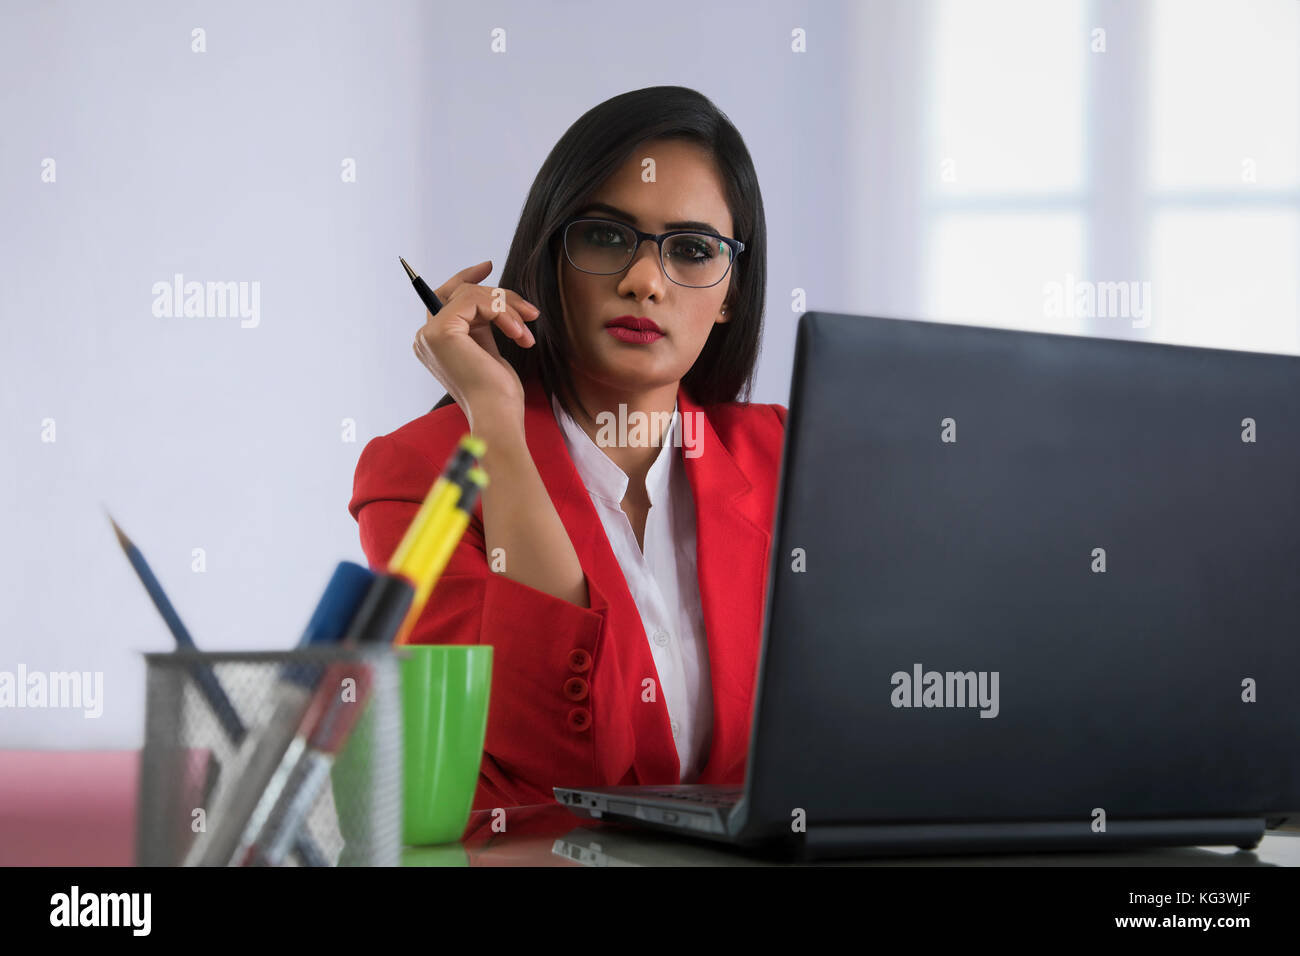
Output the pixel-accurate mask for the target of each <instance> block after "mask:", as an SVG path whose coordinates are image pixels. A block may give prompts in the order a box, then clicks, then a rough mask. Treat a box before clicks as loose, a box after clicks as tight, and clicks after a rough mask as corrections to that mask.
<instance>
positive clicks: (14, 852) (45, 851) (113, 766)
mask: <svg viewBox="0 0 1300 956" xmlns="http://www.w3.org/2000/svg"><path fill="white" fill-rule="evenodd" d="M139 771H140V751H138V750H0V866H131V865H132V864H133V863H134V862H135V823H136V821H135V807H136V788H137V785H138V776H139Z"/></svg>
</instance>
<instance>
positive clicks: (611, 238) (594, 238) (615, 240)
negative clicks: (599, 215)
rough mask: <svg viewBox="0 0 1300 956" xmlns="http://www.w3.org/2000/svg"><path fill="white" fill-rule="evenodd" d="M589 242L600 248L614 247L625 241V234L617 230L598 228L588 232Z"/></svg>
mask: <svg viewBox="0 0 1300 956" xmlns="http://www.w3.org/2000/svg"><path fill="white" fill-rule="evenodd" d="M587 241H588V242H594V243H595V244H596V245H600V246H614V245H618V244H619V243H621V242H622V241H623V233H621V232H620V231H619V230H617V229H610V228H608V227H605V228H601V227H596V228H594V229H591V230H588V232H587Z"/></svg>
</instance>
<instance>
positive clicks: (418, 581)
mask: <svg viewBox="0 0 1300 956" xmlns="http://www.w3.org/2000/svg"><path fill="white" fill-rule="evenodd" d="M487 483H488V477H487V473H486V472H484V471H483V469H482V468H478V467H475V468H471V469H469V471H468V472H466V474H465V478H464V479H463V480H462V481H461V482H460V483H459V484H458V485H457V488H456V490H457V492H458V494H459V500H458V501H457V502H456V504H455V505H454V506H453V507H452V508H451V511H450V513H446V514H444V515H443V517H442V520H440V521H438V522H436V523H433V524H430V525H429V527H428V530H427V533H426V534H425V535H424V536H422V537H421V540H420V542H419V544H418V545H417V547H416V549H415V550H416V552H417V554H418V556H419V561H418V563H417V565H416V567H415V569H414V570H415V572H416V575H417V576H414V577H411V578H409V580H410V581H411V583H412V584H413V585H415V597H414V599H413V600H412V601H411V607H410V609H409V610H408V611H407V612H406V617H405V619H404V620H403V621H402V626H401V627H400V628H398V629H397V637H396V639H395V641H394V643H397V644H405V643H406V639H407V637H408V636H409V635H410V633H411V629H412V628H413V627H415V622H416V621H417V620H418V619H419V617H420V614H421V612H423V611H424V606H425V604H427V603H428V601H429V595H430V594H432V593H433V589H434V586H435V585H436V584H437V583H438V579H439V578H440V577H442V572H443V569H444V568H446V567H447V562H448V561H450V560H451V556H452V554H453V553H455V551H456V545H457V544H459V543H460V539H461V537H462V536H463V535H464V534H465V529H466V528H467V527H469V520H470V518H471V517H472V516H473V514H474V505H475V504H476V503H477V501H478V496H479V492H480V491H482V489H483V488H485V487H486V486H487ZM462 489H464V491H463V493H460V492H461V491H462Z"/></svg>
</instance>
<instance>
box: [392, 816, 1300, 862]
mask: <svg viewBox="0 0 1300 956" xmlns="http://www.w3.org/2000/svg"><path fill="white" fill-rule="evenodd" d="M402 865H403V866H1300V831H1297V830H1294V829H1292V830H1285V831H1282V830H1276V831H1274V830H1270V831H1269V832H1268V833H1267V834H1266V835H1265V837H1264V839H1263V840H1262V841H1261V842H1260V845H1259V846H1258V847H1257V848H1255V849H1254V850H1250V851H1247V850H1238V849H1236V848H1235V847H1176V848H1169V847H1156V848H1152V849H1150V850H1131V851H1125V852H1117V853H1104V852H1095V851H1094V852H1089V851H1080V852H1077V853H1016V854H980V855H969V856H966V855H963V856H951V857H934V856H930V857H897V858H873V859H862V860H835V861H829V862H826V863H811V864H810V863H783V862H780V861H774V860H769V859H765V858H763V857H761V856H755V855H751V854H746V853H743V852H740V851H738V850H733V849H730V848H728V847H726V846H725V845H723V844H716V843H708V842H706V841H703V840H691V839H689V838H686V837H677V836H674V835H672V834H668V833H662V832H656V831H654V830H650V829H647V828H643V827H638V826H635V825H632V824H626V823H607V822H604V821H597V820H588V819H584V818H582V817H579V816H577V815H575V814H574V813H572V812H571V811H570V810H568V809H567V808H565V807H562V806H560V805H559V804H558V803H554V804H537V805H533V806H526V807H505V808H501V809H498V810H478V811H475V812H474V813H473V814H471V815H470V820H469V825H468V826H467V827H466V828H465V836H464V837H463V839H462V841H461V842H460V843H458V844H449V845H447V846H440V847H407V848H406V849H405V850H404V851H403V855H402Z"/></svg>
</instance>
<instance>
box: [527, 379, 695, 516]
mask: <svg viewBox="0 0 1300 956" xmlns="http://www.w3.org/2000/svg"><path fill="white" fill-rule="evenodd" d="M551 409H552V410H553V411H554V412H555V420H556V422H558V423H559V426H560V434H561V435H562V436H563V437H564V444H565V446H566V447H567V448H568V449H569V457H570V458H572V459H573V464H574V466H575V467H576V468H577V469H578V475H579V476H580V477H581V478H582V483H583V484H584V485H586V486H587V491H588V492H590V493H591V494H593V495H595V496H597V497H599V498H603V499H604V500H606V501H608V502H610V503H611V504H613V505H614V506H615V507H616V508H621V507H622V505H623V498H624V496H625V495H626V494H627V484H628V478H627V475H626V474H625V473H624V472H623V469H622V468H620V467H618V465H616V464H614V462H613V460H612V459H611V458H610V457H609V456H608V455H606V454H605V452H604V451H602V450H601V448H600V446H599V445H597V444H596V443H595V442H594V441H593V440H592V438H591V436H590V435H588V434H587V433H586V432H585V431H584V430H583V428H582V426H581V425H579V424H578V423H577V422H576V421H574V420H573V417H572V416H571V415H569V413H568V412H566V411H565V410H564V409H563V408H561V407H560V402H559V399H558V398H556V396H555V395H552V396H551ZM680 423H681V413H680V411H679V403H678V402H676V401H674V403H673V417H672V421H671V422H670V423H669V425H668V429H667V430H666V431H665V432H664V436H663V444H662V445H661V446H660V448H659V454H658V455H657V456H655V460H654V461H653V462H652V463H651V465H650V470H649V471H647V472H646V478H645V484H646V495H647V496H648V497H649V499H650V504H651V505H652V506H653V505H654V504H655V503H656V502H666V501H667V500H668V482H669V478H670V477H671V476H672V473H673V471H675V469H674V468H673V464H674V463H675V462H677V461H678V460H679V456H678V455H677V454H676V445H677V444H679V442H680V440H679V439H678V437H677V436H678V434H679V433H680V429H681V424H680Z"/></svg>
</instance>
